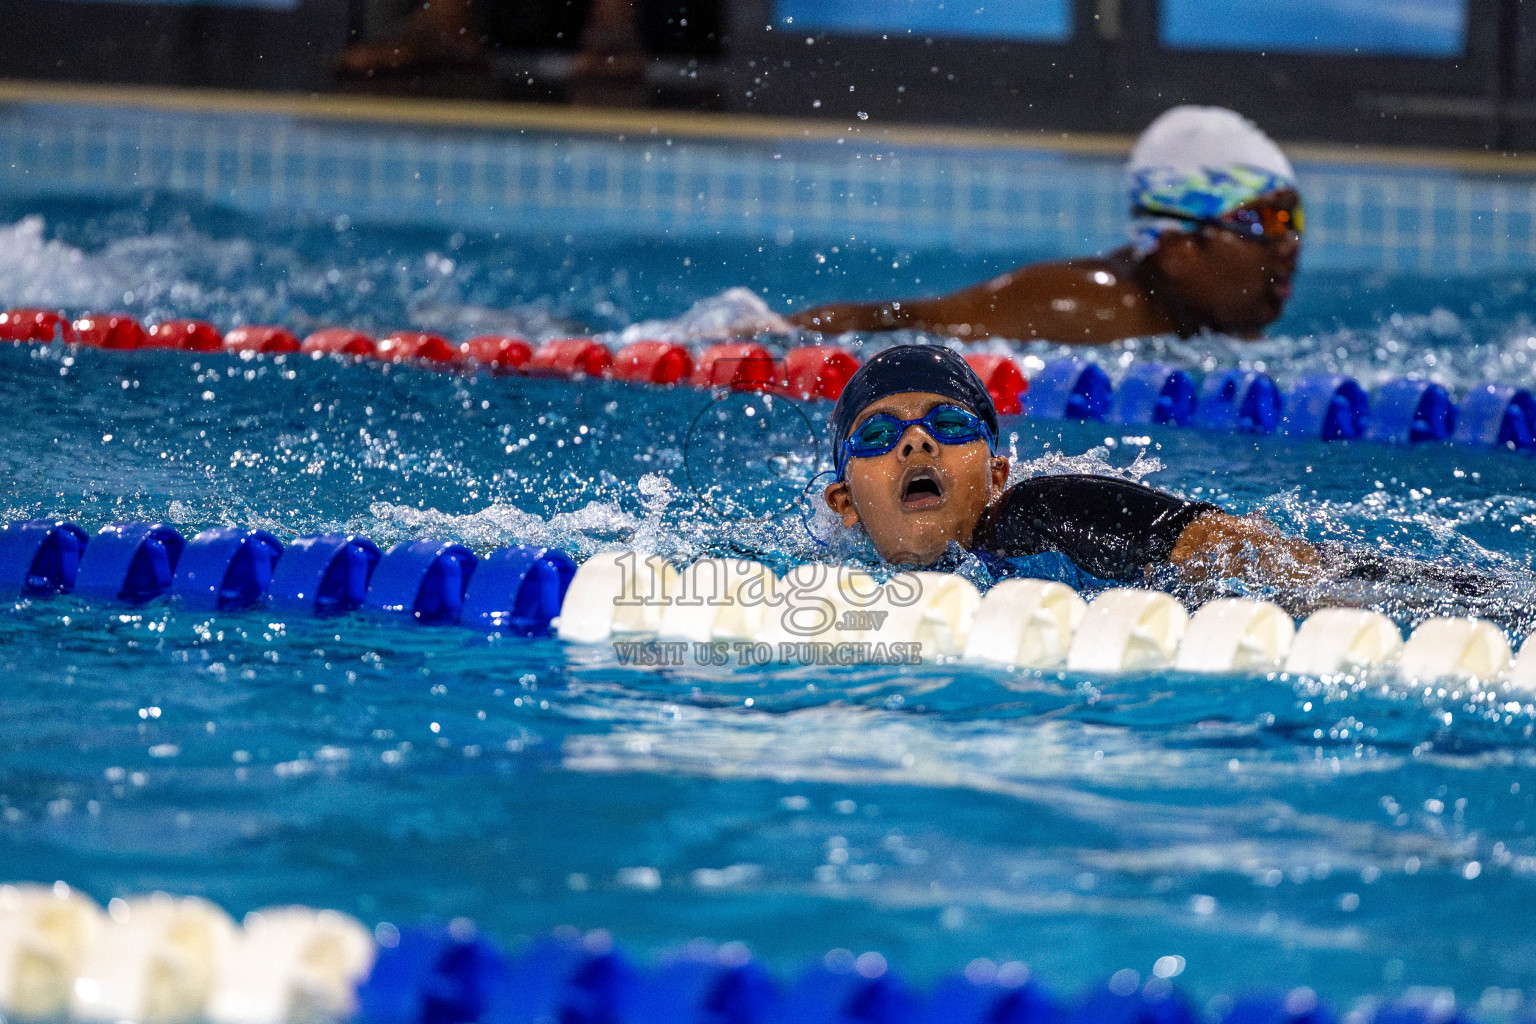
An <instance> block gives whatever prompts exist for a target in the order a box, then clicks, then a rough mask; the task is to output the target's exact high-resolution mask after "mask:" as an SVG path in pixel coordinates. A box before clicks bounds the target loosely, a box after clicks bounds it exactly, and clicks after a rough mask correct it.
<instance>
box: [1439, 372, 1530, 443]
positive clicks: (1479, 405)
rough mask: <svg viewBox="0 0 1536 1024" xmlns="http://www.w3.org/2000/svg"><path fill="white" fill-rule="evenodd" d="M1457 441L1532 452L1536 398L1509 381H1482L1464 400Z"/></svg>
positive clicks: (1459, 412) (1457, 423) (1457, 425)
mask: <svg viewBox="0 0 1536 1024" xmlns="http://www.w3.org/2000/svg"><path fill="white" fill-rule="evenodd" d="M1455 437H1456V440H1458V441H1460V442H1462V443H1463V444H1475V445H1487V446H1493V447H1499V448H1505V447H1508V448H1515V449H1518V450H1521V451H1530V450H1531V449H1532V448H1536V399H1533V398H1532V397H1531V393H1530V392H1529V391H1527V390H1525V389H1524V388H1517V387H1513V386H1511V385H1509V384H1479V385H1478V386H1477V387H1475V388H1473V389H1472V390H1471V391H1470V392H1468V394H1467V397H1466V398H1464V399H1463V400H1462V403H1461V407H1460V409H1459V411H1458V415H1457V421H1456V434H1455Z"/></svg>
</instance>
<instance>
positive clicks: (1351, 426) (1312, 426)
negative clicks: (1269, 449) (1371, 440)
mask: <svg viewBox="0 0 1536 1024" xmlns="http://www.w3.org/2000/svg"><path fill="white" fill-rule="evenodd" d="M1370 416H1371V400H1370V398H1369V397H1368V396H1367V395H1366V393H1365V389H1364V388H1362V387H1361V386H1360V385H1359V383H1357V382H1356V381H1355V380H1354V378H1352V377H1346V376H1344V375H1343V374H1320V375H1317V376H1313V377H1303V378H1301V380H1298V381H1297V382H1296V385H1295V387H1293V388H1292V389H1291V393H1290V394H1289V395H1287V396H1286V399H1285V407H1284V414H1283V416H1282V417H1281V421H1280V431H1281V433H1283V434H1285V435H1286V436H1287V437H1295V438H1318V439H1321V440H1323V441H1352V440H1354V439H1356V438H1358V437H1361V436H1362V435H1364V434H1365V428H1366V424H1367V422H1368V421H1369V420H1370Z"/></svg>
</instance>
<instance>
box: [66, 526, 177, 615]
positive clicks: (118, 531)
mask: <svg viewBox="0 0 1536 1024" xmlns="http://www.w3.org/2000/svg"><path fill="white" fill-rule="evenodd" d="M186 545H187V542H186V540H185V539H184V538H183V537H182V536H181V534H179V533H177V532H176V530H175V529H174V528H172V527H169V526H166V525H165V524H164V523H153V524H152V523H112V524H111V525H109V526H104V527H102V528H101V532H99V533H98V534H96V536H94V537H92V538H91V539H90V543H88V544H87V545H86V547H85V551H84V553H83V554H82V555H81V558H80V571H79V572H78V573H77V574H76V575H75V585H74V588H73V589H74V591H75V593H77V594H83V595H85V596H88V597H104V598H107V599H108V600H116V601H126V602H127V603H128V604H143V603H144V602H146V601H153V600H154V599H155V598H157V597H159V596H160V595H162V594H164V593H166V592H168V591H169V590H170V589H171V583H172V582H173V581H174V579H175V575H174V574H175V572H176V563H177V562H179V561H180V560H181V552H182V549H184V548H185V547H186Z"/></svg>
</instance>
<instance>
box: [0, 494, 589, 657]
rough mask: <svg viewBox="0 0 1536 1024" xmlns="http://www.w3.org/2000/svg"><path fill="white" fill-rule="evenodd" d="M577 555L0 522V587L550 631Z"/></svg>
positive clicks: (531, 633)
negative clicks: (481, 554)
mask: <svg viewBox="0 0 1536 1024" xmlns="http://www.w3.org/2000/svg"><path fill="white" fill-rule="evenodd" d="M575 575H576V563H575V562H573V561H572V560H571V558H570V556H568V555H567V554H565V552H563V551H557V550H554V549H552V548H541V547H507V548H501V549H498V550H496V551H493V552H491V553H490V554H489V555H486V556H485V558H484V559H481V558H478V557H476V555H475V554H474V552H472V551H470V550H469V549H468V548H466V547H464V546H463V545H462V544H456V543H453V542H451V541H441V540H417V541H406V542H404V543H401V544H396V545H395V546H394V547H393V548H391V549H390V550H389V551H388V553H386V554H383V555H380V553H379V548H378V545H376V544H374V543H373V541H371V540H369V539H368V538H366V537H360V536H356V535H350V534H341V533H320V534H311V535H309V536H306V537H300V538H298V539H297V540H295V541H294V542H293V543H292V544H290V545H288V547H287V549H286V550H285V549H284V547H283V544H282V543H281V542H280V541H279V540H278V539H277V538H276V537H274V536H272V534H270V533H268V532H267V531H265V530H240V529H237V528H235V527H216V528H214V529H210V530H204V531H203V532H201V533H199V534H197V535H196V536H195V537H193V538H192V540H191V541H187V540H186V539H185V538H183V537H182V535H181V534H180V533H178V532H177V531H176V530H175V529H174V528H172V527H170V526H166V525H164V524H150V523H112V524H111V525H109V526H105V527H103V528H102V530H101V532H100V533H98V534H96V536H94V537H91V536H90V535H89V534H87V533H86V531H85V530H83V529H81V528H80V527H79V526H78V525H76V524H75V523H72V522H69V521H67V520H65V521H49V520H28V521H24V522H18V523H11V524H9V525H7V526H5V527H4V528H3V529H0V588H11V589H13V591H15V590H19V591H20V592H21V593H23V594H27V595H43V594H52V593H70V592H73V593H78V594H81V595H83V596H88V597H92V598H96V599H104V600H108V601H121V602H124V603H127V604H143V603H145V602H147V601H152V600H154V599H155V598H157V597H160V596H162V595H166V594H169V595H170V596H171V598H172V599H173V600H175V601H178V602H180V603H181V604H182V605H183V606H185V607H187V608H193V609H198V610H206V611H235V610H238V609H241V608H249V607H252V606H254V605H257V604H260V603H261V602H263V601H269V602H270V603H271V604H272V605H273V606H274V607H276V608H280V609H283V610H285V611H289V612H293V613H297V614H303V615H315V616H324V615H336V614H342V613H345V612H349V611H354V610H356V609H358V608H362V607H367V608H369V609H372V610H373V611H375V612H377V613H379V614H383V615H387V616H401V617H405V618H410V619H413V620H415V621H417V622H421V623H424V624H439V623H452V622H461V623H462V624H463V625H465V626H468V627H470V628H472V629H478V630H485V631H487V632H500V633H510V634H513V635H516V636H525V637H536V636H547V635H548V634H549V632H550V624H551V622H552V621H553V620H554V618H555V617H556V616H557V615H559V614H560V605H561V604H562V603H563V602H564V600H565V592H566V590H568V589H569V588H570V585H571V579H572V578H573V577H574V576H575Z"/></svg>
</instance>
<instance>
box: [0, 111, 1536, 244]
mask: <svg viewBox="0 0 1536 1024" xmlns="http://www.w3.org/2000/svg"><path fill="white" fill-rule="evenodd" d="M1298 173H1299V174H1300V176H1301V182H1302V191H1303V193H1304V196H1305V199H1306V203H1307V213H1308V225H1309V232H1310V233H1309V235H1308V240H1307V249H1306V257H1305V258H1306V261H1307V263H1308V264H1309V265H1310V266H1311V267H1312V268H1313V269H1314V270H1316V269H1324V270H1327V269H1361V268H1380V269H1383V270H1387V271H1406V272H1416V273H1424V274H1463V273H1482V272H1489V271H1503V270H1521V269H1524V268H1526V267H1529V266H1530V265H1531V261H1532V257H1533V255H1536V178H1533V177H1527V176H1519V175H1494V174H1476V173H1470V172H1464V171H1457V170H1449V169H1440V168H1428V167H1423V168H1421V167H1398V166H1391V167H1386V166H1371V165H1346V164H1319V163H1302V164H1300V165H1299V166H1298ZM144 190H156V191H162V192H170V193H179V194H184V195H187V196H191V197H196V198H199V199H201V200H203V201H206V202H209V203H213V204H217V205H222V206H229V207H233V208H236V209H240V210H245V211H248V212H268V211H278V212H284V213H289V214H296V215H301V216H312V217H323V218H334V217H338V216H342V215H345V216H347V217H350V218H353V219H354V220H359V221H370V222H384V223H414V224H442V225H445V226H450V225H451V226H454V227H459V228H468V229H486V230H492V231H503V230H504V231H514V232H515V231H528V230H533V231H565V232H580V233H600V232H611V233H622V234H628V235H634V234H639V235H652V234H661V233H666V234H669V235H671V236H673V237H679V238H688V237H697V236H703V235H708V236H715V237H728V238H737V237H739V238H742V239H752V240H776V241H779V242H788V241H790V240H791V239H793V238H795V237H797V236H798V237H799V238H800V239H802V240H805V239H817V240H820V239H827V240H836V239H843V240H846V239H849V238H857V239H860V240H864V241H868V242H870V243H872V244H888V245H898V246H910V247H913V248H928V247H954V248H958V249H964V250H968V251H982V252H996V253H1000V254H1001V253H1013V252H1018V253H1022V252H1029V253H1057V254H1062V255H1065V254H1069V253H1077V252H1094V251H1100V250H1104V249H1108V248H1111V247H1113V246H1115V245H1117V244H1119V243H1120V242H1121V241H1122V240H1123V237H1124V236H1123V230H1124V229H1123V224H1124V208H1125V197H1124V192H1123V184H1122V177H1121V168H1120V164H1119V162H1118V161H1116V160H1113V159H1109V158H1104V157H1082V156H1073V155H1065V154H1059V153H1052V152H1048V151H1034V150H1030V151H1025V150H980V149H970V150H968V149H954V148H938V147H932V148H929V147H894V148H893V147H889V146H882V147H875V146H872V145H869V144H867V143H864V142H861V141H859V140H858V139H857V138H856V136H853V135H851V134H850V136H849V141H848V142H846V143H843V144H838V143H835V142H825V141H823V142H802V141H794V140H785V141H784V142H783V143H782V144H780V143H775V142H764V141H760V140H753V141H741V142H735V141H718V140H707V141H706V140H697V139H683V138H670V139H669V138H666V137H663V136H661V135H654V134H653V135H646V136H642V137H638V138H636V137H631V138H614V137H597V136H590V137H588V136H579V135H574V136H566V135H558V134H552V133H547V132H545V133H541V132H537V131H518V130H504V131H488V130H487V131H482V130H461V129H436V128H423V127H414V126H409V125H397V124H377V123H370V124H351V123H338V122H330V121H323V120H307V119H301V118H291V117H283V116H273V115H244V116H242V115H236V114H200V113H199V114H181V113H155V112H145V111H141V110H121V109H104V108H92V107H76V106H65V105H52V104H32V103H14V104H10V105H8V106H5V107H3V108H0V192H3V193H4V194H6V195H10V196H13V197H14V196H19V197H23V198H25V197H28V196H32V195H36V196H71V195H74V196H95V197H112V196H119V195H126V194H136V193H140V192H142V191H144Z"/></svg>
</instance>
